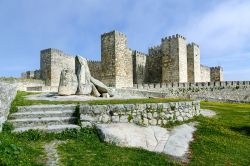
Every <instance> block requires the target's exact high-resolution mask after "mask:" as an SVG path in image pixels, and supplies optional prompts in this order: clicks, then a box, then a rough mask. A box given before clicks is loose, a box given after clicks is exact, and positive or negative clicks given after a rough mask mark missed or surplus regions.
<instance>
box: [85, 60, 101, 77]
mask: <svg viewBox="0 0 250 166" xmlns="http://www.w3.org/2000/svg"><path fill="white" fill-rule="evenodd" d="M88 66H89V70H90V73H91V76H92V77H94V78H96V79H98V80H102V79H103V76H102V64H101V62H100V61H88Z"/></svg>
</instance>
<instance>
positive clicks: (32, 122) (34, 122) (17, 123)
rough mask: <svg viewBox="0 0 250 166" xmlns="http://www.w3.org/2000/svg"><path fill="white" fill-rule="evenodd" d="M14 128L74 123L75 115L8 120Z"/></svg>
mask: <svg viewBox="0 0 250 166" xmlns="http://www.w3.org/2000/svg"><path fill="white" fill-rule="evenodd" d="M8 121H9V122H10V123H12V124H13V126H14V128H20V127H35V126H44V125H47V126H50V125H65V124H75V123H76V121H77V117H46V118H26V119H14V120H8Z"/></svg>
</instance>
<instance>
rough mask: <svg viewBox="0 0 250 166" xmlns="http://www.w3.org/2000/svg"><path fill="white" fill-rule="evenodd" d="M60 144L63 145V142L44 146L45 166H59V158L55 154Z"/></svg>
mask: <svg viewBox="0 0 250 166" xmlns="http://www.w3.org/2000/svg"><path fill="white" fill-rule="evenodd" d="M61 143H64V142H63V141H58V140H55V141H52V142H50V143H47V144H45V145H44V149H45V152H46V153H47V161H46V165H47V166H56V165H59V160H60V157H59V155H58V153H57V150H56V148H57V146H58V145H59V144H61Z"/></svg>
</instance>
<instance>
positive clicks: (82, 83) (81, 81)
mask: <svg viewBox="0 0 250 166" xmlns="http://www.w3.org/2000/svg"><path fill="white" fill-rule="evenodd" d="M58 94H59V95H62V96H68V95H92V96H94V97H100V96H101V97H105V98H109V97H112V96H113V95H112V93H111V90H110V89H109V88H108V87H107V86H106V85H105V84H103V83H102V82H101V81H99V80H97V79H95V78H93V77H92V76H91V74H90V70H89V66H88V62H87V60H86V59H85V58H83V57H81V56H76V57H75V70H72V69H67V68H66V69H63V70H62V72H61V75H60V82H59V88H58Z"/></svg>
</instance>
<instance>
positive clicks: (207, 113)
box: [200, 110, 216, 118]
mask: <svg viewBox="0 0 250 166" xmlns="http://www.w3.org/2000/svg"><path fill="white" fill-rule="evenodd" d="M200 113H201V115H203V116H205V117H209V118H211V117H214V116H215V115H216V112H214V111H212V110H200Z"/></svg>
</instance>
